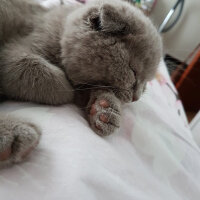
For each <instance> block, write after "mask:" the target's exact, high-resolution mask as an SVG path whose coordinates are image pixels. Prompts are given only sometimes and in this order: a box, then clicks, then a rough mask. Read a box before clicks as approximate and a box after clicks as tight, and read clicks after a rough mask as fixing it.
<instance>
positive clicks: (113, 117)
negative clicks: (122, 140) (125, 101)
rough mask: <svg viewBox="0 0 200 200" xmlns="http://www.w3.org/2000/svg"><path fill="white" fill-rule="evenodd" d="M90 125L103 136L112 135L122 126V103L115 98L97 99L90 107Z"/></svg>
mask: <svg viewBox="0 0 200 200" xmlns="http://www.w3.org/2000/svg"><path fill="white" fill-rule="evenodd" d="M89 118H90V124H91V127H92V128H93V130H94V131H95V132H96V133H97V134H98V135H101V136H106V135H110V134H111V133H113V132H114V131H115V130H116V129H117V128H119V126H120V103H119V101H118V100H116V99H115V98H114V99H113V98H109V96H105V97H102V98H97V99H96V100H95V101H94V103H93V104H92V105H91V107H90V113H89Z"/></svg>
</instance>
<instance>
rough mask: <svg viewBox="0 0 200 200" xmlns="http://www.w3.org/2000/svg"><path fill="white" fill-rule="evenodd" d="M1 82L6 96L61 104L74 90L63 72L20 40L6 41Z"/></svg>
mask: <svg viewBox="0 0 200 200" xmlns="http://www.w3.org/2000/svg"><path fill="white" fill-rule="evenodd" d="M0 57H1V60H0V61H1V62H0V65H1V70H0V73H1V74H0V75H1V85H2V90H3V93H4V95H5V96H7V97H8V98H14V99H19V100H24V101H34V102H37V103H44V104H52V105H58V104H64V103H70V102H72V100H73V95H74V91H73V88H72V87H71V85H70V83H69V81H68V80H67V79H66V76H65V74H64V72H63V71H62V70H61V69H60V68H58V67H56V66H54V65H52V64H51V63H49V62H48V61H47V60H45V59H44V58H43V57H41V56H40V55H37V54H34V53H33V52H32V51H31V50H30V49H29V48H27V47H26V46H23V45H20V44H15V43H13V44H9V45H7V46H6V47H5V48H4V49H3V51H2V52H1V55H0Z"/></svg>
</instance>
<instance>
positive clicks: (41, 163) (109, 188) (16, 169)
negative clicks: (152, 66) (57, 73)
mask: <svg viewBox="0 0 200 200" xmlns="http://www.w3.org/2000/svg"><path fill="white" fill-rule="evenodd" d="M161 65H162V66H161V73H160V74H162V77H165V81H166V82H167V83H168V84H170V85H171V87H172V88H173V85H172V83H171V82H170V81H169V77H168V75H167V73H166V69H165V68H164V64H163V63H162V64H161ZM168 90H169V89H167V87H166V84H163V82H162V81H161V79H160V75H159V76H158V80H156V79H155V80H154V81H152V82H151V83H149V85H148V89H147V92H146V93H145V95H144V96H143V97H142V98H141V100H140V101H138V102H136V103H131V104H128V105H125V106H124V108H123V117H122V123H121V128H120V130H118V131H117V132H116V133H114V134H113V135H111V136H108V137H106V138H101V137H99V136H97V135H96V134H95V133H94V132H93V131H92V130H91V129H90V127H89V125H88V123H87V121H86V120H85V118H84V116H83V113H82V112H81V111H80V109H78V108H77V107H75V106H74V105H65V106H60V107H51V106H42V105H36V104H30V103H16V102H7V103H4V104H3V105H1V106H0V111H4V112H6V113H8V114H15V115H16V116H23V117H24V118H29V119H31V120H32V121H34V122H36V123H38V124H39V125H40V127H41V129H42V132H43V134H42V138H41V142H40V144H39V146H38V147H37V149H36V150H35V151H34V152H33V153H32V154H31V155H30V157H29V158H28V159H27V160H26V161H25V162H24V163H21V164H19V165H15V166H13V167H11V168H8V169H4V170H1V171H0V199H1V200H14V199H15V200H27V199H29V200H38V199H44V200H64V199H70V200H96V199H99V200H165V199H166V200H169V199H170V200H199V199H200V150H199V148H198V146H197V145H196V143H195V141H194V139H193V137H192V134H191V131H190V129H189V126H188V124H187V122H186V119H185V116H184V113H182V114H181V115H182V116H183V117H180V112H182V111H180V110H181V109H179V112H177V105H175V104H177V102H176V101H174V99H173V97H172V96H171V97H170V96H166V94H167V93H168V92H169V91H168ZM178 106H179V107H181V103H180V102H179V103H178ZM178 113H179V114H178Z"/></svg>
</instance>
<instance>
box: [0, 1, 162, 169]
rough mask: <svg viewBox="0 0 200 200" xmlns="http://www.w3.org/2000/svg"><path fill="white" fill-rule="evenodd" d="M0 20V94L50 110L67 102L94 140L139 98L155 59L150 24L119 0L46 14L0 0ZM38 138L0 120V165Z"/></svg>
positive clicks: (157, 46)
mask: <svg viewBox="0 0 200 200" xmlns="http://www.w3.org/2000/svg"><path fill="white" fill-rule="evenodd" d="M0 16H1V18H0V41H1V42H0V95H1V96H4V97H6V98H8V99H17V100H25V101H32V102H37V103H43V104H50V105H59V104H65V103H71V102H75V103H77V104H78V105H82V106H84V107H85V110H86V114H87V116H88V119H89V122H90V124H91V127H92V128H93V130H94V131H95V132H96V133H97V134H99V135H108V134H110V133H112V132H114V130H115V129H116V128H118V127H119V125H120V110H121V105H122V104H123V103H127V102H131V101H132V100H137V99H138V98H139V97H140V95H141V94H142V92H143V91H144V89H145V85H146V83H147V81H149V80H151V79H152V78H153V77H154V75H155V72H156V69H157V66H158V63H159V61H160V58H161V54H162V45H161V39H160V36H159V34H158V33H157V31H156V29H155V28H154V26H153V25H152V23H151V22H150V20H149V19H148V18H147V17H145V16H144V15H143V14H142V12H141V11H140V10H138V9H137V8H135V7H133V6H132V5H131V4H129V3H128V2H125V1H122V0H112V1H108V0H95V1H93V2H91V3H88V4H87V5H81V4H80V5H68V6H60V7H56V8H51V9H44V8H42V7H41V6H39V5H38V4H36V3H34V2H32V1H30V0H29V1H25V0H0ZM16 127H18V128H16ZM27 133H28V134H27ZM15 135H20V137H21V136H22V137H21V139H20V140H19V137H15ZM30 135H32V136H33V137H32V139H28V138H30ZM39 135H40V131H39V130H38V129H37V128H36V127H35V126H34V125H32V124H29V123H27V122H21V121H18V120H16V119H13V118H11V119H10V118H5V117H4V116H3V115H2V117H0V165H1V163H3V162H4V163H5V162H6V163H13V162H17V161H20V160H22V157H24V155H26V154H27V151H28V150H27V149H29V150H30V149H32V148H33V147H34V146H35V145H36V144H37V143H38V141H39ZM2 138H4V140H3V139H2ZM5 138H6V140H5ZM16 138H18V139H16ZM1 141H3V142H1ZM21 144H23V145H21ZM13 146H15V148H14V147H13ZM6 155H7V156H6ZM13 157H14V158H17V159H13Z"/></svg>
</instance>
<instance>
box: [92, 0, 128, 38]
mask: <svg viewBox="0 0 200 200" xmlns="http://www.w3.org/2000/svg"><path fill="white" fill-rule="evenodd" d="M89 21H90V24H91V27H93V28H94V29H95V30H97V31H102V32H104V33H110V34H122V35H124V34H128V33H129V32H130V30H129V29H130V28H129V25H128V23H127V22H126V20H125V19H124V18H123V13H121V12H120V11H118V10H116V9H115V8H114V7H112V6H111V5H109V4H105V5H103V6H102V7H101V8H100V10H99V11H96V12H91V13H90V17H89Z"/></svg>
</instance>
